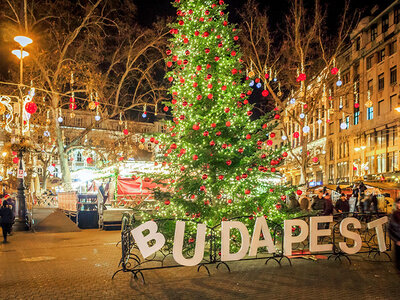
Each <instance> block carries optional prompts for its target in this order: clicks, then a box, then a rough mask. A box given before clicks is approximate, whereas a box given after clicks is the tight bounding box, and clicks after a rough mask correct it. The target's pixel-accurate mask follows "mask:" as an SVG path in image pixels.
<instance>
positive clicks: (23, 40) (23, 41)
mask: <svg viewBox="0 0 400 300" xmlns="http://www.w3.org/2000/svg"><path fill="white" fill-rule="evenodd" d="M14 41H16V42H17V43H18V44H20V46H21V47H22V48H25V47H26V46H28V45H29V44H32V43H33V41H32V39H30V38H28V37H26V36H22V35H18V36H16V37H15V38H14Z"/></svg>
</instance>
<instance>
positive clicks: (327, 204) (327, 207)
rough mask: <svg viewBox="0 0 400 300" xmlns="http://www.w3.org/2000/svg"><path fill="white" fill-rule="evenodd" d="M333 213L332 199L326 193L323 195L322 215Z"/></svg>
mask: <svg viewBox="0 0 400 300" xmlns="http://www.w3.org/2000/svg"><path fill="white" fill-rule="evenodd" d="M332 214H333V203H332V199H331V196H330V195H329V194H328V193H326V194H325V197H324V206H323V209H322V215H323V216H330V215H332Z"/></svg>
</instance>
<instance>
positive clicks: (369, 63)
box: [366, 55, 374, 70]
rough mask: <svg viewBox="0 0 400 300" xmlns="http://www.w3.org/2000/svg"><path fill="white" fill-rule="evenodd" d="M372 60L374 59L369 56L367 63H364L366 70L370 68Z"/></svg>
mask: <svg viewBox="0 0 400 300" xmlns="http://www.w3.org/2000/svg"><path fill="white" fill-rule="evenodd" d="M373 58H374V55H370V56H368V57H367V62H366V64H367V70H369V69H371V68H372V60H373Z"/></svg>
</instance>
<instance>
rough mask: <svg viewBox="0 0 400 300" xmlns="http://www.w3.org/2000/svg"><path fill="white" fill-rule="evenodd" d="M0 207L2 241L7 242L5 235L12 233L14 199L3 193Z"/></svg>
mask: <svg viewBox="0 0 400 300" xmlns="http://www.w3.org/2000/svg"><path fill="white" fill-rule="evenodd" d="M1 202H2V203H1V207H0V225H1V228H2V231H3V243H7V242H8V241H7V236H8V235H11V234H12V227H13V224H14V220H15V200H14V199H12V198H11V197H10V196H9V195H8V194H5V195H3V197H2V199H1Z"/></svg>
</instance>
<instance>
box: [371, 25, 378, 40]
mask: <svg viewBox="0 0 400 300" xmlns="http://www.w3.org/2000/svg"><path fill="white" fill-rule="evenodd" d="M377 35H378V25H377V24H374V25H372V26H371V42H372V41H375V40H376V36H377Z"/></svg>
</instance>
